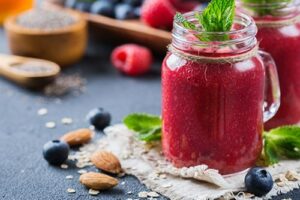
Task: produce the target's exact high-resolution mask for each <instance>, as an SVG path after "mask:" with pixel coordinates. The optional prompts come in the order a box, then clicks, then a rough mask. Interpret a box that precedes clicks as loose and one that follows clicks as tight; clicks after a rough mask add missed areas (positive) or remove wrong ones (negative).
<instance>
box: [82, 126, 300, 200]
mask: <svg viewBox="0 0 300 200" xmlns="http://www.w3.org/2000/svg"><path fill="white" fill-rule="evenodd" d="M105 134H106V136H104V137H103V138H102V139H100V140H98V141H96V142H94V143H90V144H87V145H85V146H83V147H82V148H81V149H80V151H81V153H82V151H83V152H84V153H85V154H91V153H93V152H94V151H97V150H108V151H111V152H113V153H114V154H115V155H116V156H118V158H119V159H120V161H121V164H122V167H123V169H124V172H125V173H126V174H131V175H134V176H136V177H137V178H138V179H139V180H140V181H141V182H142V183H143V184H145V185H146V186H147V187H148V188H150V189H151V190H153V191H156V192H158V193H160V194H161V195H164V196H166V197H169V198H170V199H172V200H202V199H216V198H221V199H232V198H235V199H249V198H250V196H248V194H247V193H244V192H242V191H244V177H245V173H246V172H241V173H238V174H235V175H231V176H221V175H220V174H219V173H218V171H217V170H213V169H208V168H207V166H205V165H201V166H197V167H193V168H181V169H177V168H174V167H173V166H172V165H171V164H170V163H168V162H167V161H165V159H164V157H163V155H162V154H161V149H160V144H159V143H153V144H145V143H143V142H140V141H137V140H136V139H135V137H134V133H133V132H131V131H129V130H128V129H127V128H126V127H125V126H124V125H122V124H119V125H114V126H111V127H108V128H107V129H105ZM299 169H300V162H299V161H283V162H281V163H280V164H278V165H276V166H273V167H269V168H268V169H267V170H268V171H269V172H270V173H271V174H272V175H273V177H274V178H275V177H278V176H279V175H280V174H282V173H285V172H287V171H288V170H294V171H299ZM299 185H300V182H299V181H290V182H287V183H286V184H284V186H282V187H279V186H277V185H276V184H274V188H273V190H272V191H271V192H270V193H269V194H268V195H267V196H266V197H264V198H263V199H269V198H271V197H272V196H276V195H278V194H281V193H286V192H288V191H290V190H292V189H295V188H299ZM255 199H259V198H255Z"/></svg>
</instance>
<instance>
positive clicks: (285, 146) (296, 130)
mask: <svg viewBox="0 0 300 200" xmlns="http://www.w3.org/2000/svg"><path fill="white" fill-rule="evenodd" d="M264 139H265V146H264V152H263V153H264V157H265V159H266V162H267V164H268V165H273V164H276V163H278V161H279V159H280V158H289V159H299V158H300V127H299V126H283V127H279V128H276V129H272V130H271V131H269V132H265V133H264Z"/></svg>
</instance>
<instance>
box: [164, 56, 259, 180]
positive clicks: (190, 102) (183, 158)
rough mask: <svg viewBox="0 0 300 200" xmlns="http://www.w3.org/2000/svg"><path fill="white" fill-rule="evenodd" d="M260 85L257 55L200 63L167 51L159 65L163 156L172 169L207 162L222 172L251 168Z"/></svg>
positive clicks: (255, 154)
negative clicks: (237, 59)
mask: <svg viewBox="0 0 300 200" xmlns="http://www.w3.org/2000/svg"><path fill="white" fill-rule="evenodd" d="M216 56H218V55H216ZM222 56H224V55H222ZM264 84H265V70H264V66H263V63H262V61H261V60H260V58H259V57H258V56H254V57H252V58H250V59H247V60H244V61H240V62H236V63H199V62H192V61H188V60H185V59H183V58H180V57H178V56H176V55H174V54H172V53H169V54H168V55H167V56H166V58H165V60H164V62H163V66H162V97H163V98H162V107H163V109H162V115H163V151H164V155H165V156H166V157H167V159H169V160H170V161H171V162H172V163H173V164H174V165H175V166H177V167H184V166H185V167H188V166H196V165H200V164H207V165H208V166H209V167H210V168H214V169H218V170H220V172H221V173H222V174H230V173H234V172H238V171H241V170H244V169H247V168H248V167H251V166H253V165H254V164H255V162H256V160H257V158H258V157H259V155H260V153H261V150H262V131H263V109H262V108H263V102H264Z"/></svg>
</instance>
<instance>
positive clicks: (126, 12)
mask: <svg viewBox="0 0 300 200" xmlns="http://www.w3.org/2000/svg"><path fill="white" fill-rule="evenodd" d="M115 16H116V18H117V19H120V20H124V19H134V18H135V16H134V8H133V7H132V6H130V5H128V4H118V5H116V7H115Z"/></svg>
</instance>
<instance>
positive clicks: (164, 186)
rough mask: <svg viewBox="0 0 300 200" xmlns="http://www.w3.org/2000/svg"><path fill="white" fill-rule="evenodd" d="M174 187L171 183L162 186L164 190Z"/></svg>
mask: <svg viewBox="0 0 300 200" xmlns="http://www.w3.org/2000/svg"><path fill="white" fill-rule="evenodd" d="M172 186H173V185H172V184H170V183H166V184H164V185H162V187H163V188H170V187H172Z"/></svg>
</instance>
